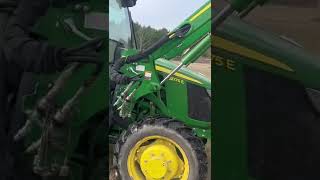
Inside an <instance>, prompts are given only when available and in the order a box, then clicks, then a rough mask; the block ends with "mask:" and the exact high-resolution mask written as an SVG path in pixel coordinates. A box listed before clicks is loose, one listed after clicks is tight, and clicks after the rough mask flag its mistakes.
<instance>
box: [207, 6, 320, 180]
mask: <svg viewBox="0 0 320 180" xmlns="http://www.w3.org/2000/svg"><path fill="white" fill-rule="evenodd" d="M215 15H217V13H216V12H214V13H213V16H215ZM212 49H213V50H212V52H213V73H212V75H213V84H214V86H213V92H214V94H215V96H214V101H213V119H214V123H213V132H214V135H213V142H214V143H213V149H212V151H213V162H214V163H213V171H214V173H213V179H224V180H234V179H237V180H248V179H253V178H252V177H249V170H248V162H247V160H248V149H247V148H248V142H247V141H248V135H247V123H248V122H247V111H248V109H247V102H246V99H247V97H246V94H245V89H246V86H245V79H244V78H245V76H244V68H247V67H251V68H254V69H259V70H262V71H265V72H268V73H271V74H276V75H280V76H282V77H286V78H287V79H293V80H295V81H297V82H298V83H299V84H302V85H303V86H304V87H306V88H308V87H310V88H314V89H319V88H320V86H319V85H320V82H319V81H318V80H317V78H315V77H319V75H320V63H319V58H317V57H315V56H313V55H311V54H309V53H307V52H306V51H305V50H303V49H302V48H301V47H298V46H296V45H295V44H293V43H291V42H288V41H286V40H284V39H282V38H281V37H279V36H278V35H276V34H272V33H267V32H264V31H263V30H261V29H258V28H257V27H255V26H253V25H250V24H247V23H245V22H244V21H242V20H241V19H240V18H238V17H230V18H229V19H228V20H227V21H225V23H224V24H223V25H222V26H220V27H219V28H218V29H217V32H216V33H215V34H214V36H213V38H212Z"/></svg>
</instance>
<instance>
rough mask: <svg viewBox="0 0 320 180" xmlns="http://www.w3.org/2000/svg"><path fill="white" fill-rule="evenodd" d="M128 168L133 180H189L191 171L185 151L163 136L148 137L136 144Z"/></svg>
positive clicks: (131, 152) (129, 158) (131, 151)
mask: <svg viewBox="0 0 320 180" xmlns="http://www.w3.org/2000/svg"><path fill="white" fill-rule="evenodd" d="M127 166H128V173H129V176H130V177H131V179H133V180H161V179H164V180H169V179H174V178H178V179H181V180H187V179H188V177H189V171H190V169H189V161H188V158H187V156H186V153H185V151H184V150H183V149H182V148H181V146H180V145H178V144H177V143H176V142H174V141H173V140H171V139H169V138H167V137H163V136H148V137H145V138H143V139H142V140H140V141H139V142H138V143H136V144H135V145H134V147H133V148H132V149H131V150H130V153H129V156H128V161H127Z"/></svg>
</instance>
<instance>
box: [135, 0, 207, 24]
mask: <svg viewBox="0 0 320 180" xmlns="http://www.w3.org/2000/svg"><path fill="white" fill-rule="evenodd" d="M207 1H208V0H138V1H137V5H136V6H134V7H132V8H131V9H130V10H131V12H132V18H133V20H134V21H135V22H139V23H140V24H142V25H146V26H151V27H153V28H156V29H161V28H167V29H169V30H172V29H174V28H175V27H176V26H178V25H179V24H180V23H181V22H182V21H183V20H185V19H186V18H187V17H189V16H190V15H191V14H192V13H193V12H194V11H196V10H197V9H198V8H200V7H201V6H202V5H203V4H205V3H206V2H207Z"/></svg>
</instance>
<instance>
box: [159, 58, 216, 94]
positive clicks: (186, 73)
mask: <svg viewBox="0 0 320 180" xmlns="http://www.w3.org/2000/svg"><path fill="white" fill-rule="evenodd" d="M176 67H177V65H176V64H174V63H172V62H170V61H168V60H166V59H161V58H160V59H158V60H156V70H157V71H160V72H161V73H164V74H169V73H170V72H171V71H172V70H173V69H174V68H176ZM175 76H176V77H178V78H181V79H183V80H185V81H188V82H190V83H193V84H196V85H199V86H202V87H204V88H206V89H208V90H210V89H211V81H210V80H209V79H208V78H206V77H205V76H204V75H202V74H200V73H196V72H193V71H191V70H190V69H188V68H181V69H180V70H179V71H178V72H177V73H176V74H175Z"/></svg>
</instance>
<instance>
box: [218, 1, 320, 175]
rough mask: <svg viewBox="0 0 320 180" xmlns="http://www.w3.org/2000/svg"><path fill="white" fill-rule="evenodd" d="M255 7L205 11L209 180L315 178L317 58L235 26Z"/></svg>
mask: <svg viewBox="0 0 320 180" xmlns="http://www.w3.org/2000/svg"><path fill="white" fill-rule="evenodd" d="M259 4H260V5H261V4H264V1H258V0H257V1H252V0H231V1H230V4H229V5H227V6H226V7H225V8H224V9H222V10H221V11H219V12H217V11H215V12H213V20H212V21H213V22H212V23H213V27H212V33H213V37H212V53H213V72H212V74H213V84H214V86H213V92H214V100H213V119H214V123H213V132H214V133H213V134H214V136H213V142H214V143H213V144H214V146H213V148H212V150H213V155H212V156H213V169H214V174H213V178H214V179H218V180H219V179H223V180H235V179H236V180H248V179H251V180H253V179H256V180H283V179H295V180H303V179H319V178H320V177H319V173H318V169H317V167H319V162H320V161H319V159H320V158H319V153H320V149H319V145H320V143H319V137H320V136H319V128H320V126H319V112H320V111H319V110H320V109H319V107H320V106H319V102H320V101H319V97H320V93H319V92H320V91H319V90H320V81H319V79H318V77H319V76H320V61H319V58H317V57H316V56H313V55H311V54H309V53H307V52H306V51H305V50H303V48H302V47H301V46H299V45H298V44H297V43H295V42H293V41H291V40H290V41H288V40H287V39H284V38H282V37H280V36H278V35H276V34H272V33H267V32H264V31H263V30H261V29H259V28H257V27H256V26H253V25H250V24H249V23H247V22H246V21H244V20H243V19H242V18H245V16H246V15H247V14H248V13H249V12H250V11H251V10H252V9H254V8H255V7H256V6H257V5H259ZM235 11H236V12H235ZM270 14H272V12H270ZM305 31H306V32H307V31H308V30H305Z"/></svg>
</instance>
